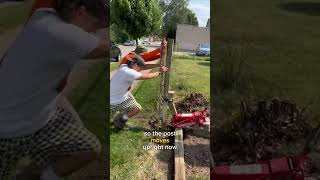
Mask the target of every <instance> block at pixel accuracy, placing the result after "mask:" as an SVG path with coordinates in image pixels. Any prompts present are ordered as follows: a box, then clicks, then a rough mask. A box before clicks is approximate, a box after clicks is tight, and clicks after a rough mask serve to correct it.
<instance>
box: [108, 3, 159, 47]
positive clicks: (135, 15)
mask: <svg viewBox="0 0 320 180" xmlns="http://www.w3.org/2000/svg"><path fill="white" fill-rule="evenodd" d="M111 7H112V8H111V17H112V19H113V22H115V23H116V24H117V26H118V27H119V28H122V29H124V30H125V31H126V32H127V33H128V35H129V36H130V37H131V38H133V39H135V40H136V42H137V43H136V44H137V45H138V39H139V38H141V37H143V36H149V35H150V34H152V33H154V32H157V31H159V29H160V26H161V23H162V21H161V20H162V11H161V8H160V4H159V0H112V1H111Z"/></svg>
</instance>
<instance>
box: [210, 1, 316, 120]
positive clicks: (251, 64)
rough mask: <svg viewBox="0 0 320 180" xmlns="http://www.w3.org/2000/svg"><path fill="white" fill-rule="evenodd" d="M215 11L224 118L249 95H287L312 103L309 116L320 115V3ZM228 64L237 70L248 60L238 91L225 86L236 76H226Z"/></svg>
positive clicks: (234, 4)
mask: <svg viewBox="0 0 320 180" xmlns="http://www.w3.org/2000/svg"><path fill="white" fill-rule="evenodd" d="M212 7H214V8H215V7H217V8H218V10H217V11H214V14H213V16H214V24H212V25H214V29H213V30H214V42H213V44H214V46H213V49H214V63H213V64H212V69H213V73H212V78H211V80H212V83H213V89H212V92H213V98H214V99H215V102H214V106H215V107H217V109H220V110H222V111H225V112H224V113H225V114H224V116H220V117H218V119H220V120H223V119H224V118H229V117H231V116H232V114H233V113H235V111H238V110H239V101H240V99H242V98H244V97H249V96H257V97H271V96H282V97H286V98H289V99H292V100H293V101H296V102H297V104H298V106H300V107H304V106H308V105H310V106H308V108H309V109H308V110H309V113H310V114H312V116H319V115H320V114H319V113H320V112H319V111H318V109H319V108H320V99H319V92H320V71H319V69H320V61H319V57H320V51H319V47H320V41H319V40H318V39H319V37H320V31H319V30H318V29H319V28H320V17H319V15H320V13H319V12H320V8H319V7H320V6H319V2H318V1H312V0H311V1H310V0H298V1H294V2H292V1H291V0H268V1H255V0H243V1H236V0H224V1H214V2H213V4H212ZM241 49H242V50H241ZM241 52H243V53H241ZM240 59H241V60H240ZM227 62H229V63H230V64H234V66H233V68H234V69H237V68H238V67H239V64H240V63H239V62H243V63H242V65H241V68H240V69H241V70H240V72H241V73H240V74H241V76H239V78H236V79H237V81H238V86H236V87H232V86H231V87H230V86H229V87H228V86H224V85H223V81H224V80H226V79H227V78H230V76H229V77H226V76H225V75H226V73H225V72H222V69H223V67H226V63H227ZM228 67H230V66H228ZM230 71H232V70H230ZM231 74H232V73H231ZM231 74H229V75H231ZM221 83H222V84H221Z"/></svg>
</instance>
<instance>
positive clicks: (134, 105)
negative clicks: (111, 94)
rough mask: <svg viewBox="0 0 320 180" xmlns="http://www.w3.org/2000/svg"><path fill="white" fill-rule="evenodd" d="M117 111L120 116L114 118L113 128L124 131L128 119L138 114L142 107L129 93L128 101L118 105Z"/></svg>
mask: <svg viewBox="0 0 320 180" xmlns="http://www.w3.org/2000/svg"><path fill="white" fill-rule="evenodd" d="M117 109H119V111H120V112H122V114H121V116H120V117H118V118H115V126H116V127H117V128H119V129H124V128H125V127H126V123H127V121H128V118H129V117H133V116H134V115H136V114H138V113H139V112H140V111H141V109H142V107H141V105H140V104H139V103H138V102H137V101H136V99H135V98H134V96H133V95H132V94H131V93H129V97H128V99H127V100H126V101H124V102H123V103H121V104H119V105H118V106H117Z"/></svg>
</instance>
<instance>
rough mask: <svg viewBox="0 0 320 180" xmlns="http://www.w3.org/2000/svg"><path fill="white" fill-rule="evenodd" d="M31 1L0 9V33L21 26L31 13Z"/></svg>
mask: <svg viewBox="0 0 320 180" xmlns="http://www.w3.org/2000/svg"><path fill="white" fill-rule="evenodd" d="M32 4H33V0H25V1H23V2H20V3H17V4H16V5H12V6H5V7H0V33H1V32H4V31H7V30H10V29H13V28H15V27H17V26H18V25H21V24H23V23H24V22H25V21H26V19H27V17H28V16H29V13H30V12H31V8H32Z"/></svg>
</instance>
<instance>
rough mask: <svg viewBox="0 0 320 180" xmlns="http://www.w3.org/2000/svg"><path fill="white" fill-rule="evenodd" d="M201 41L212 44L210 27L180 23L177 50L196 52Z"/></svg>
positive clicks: (177, 32) (177, 33) (177, 34)
mask: <svg viewBox="0 0 320 180" xmlns="http://www.w3.org/2000/svg"><path fill="white" fill-rule="evenodd" d="M200 43H208V44H210V28H209V27H197V26H193V25H186V24H178V25H177V31H176V45H177V51H180V52H195V51H196V48H197V46H198V45H199V44H200Z"/></svg>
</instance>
